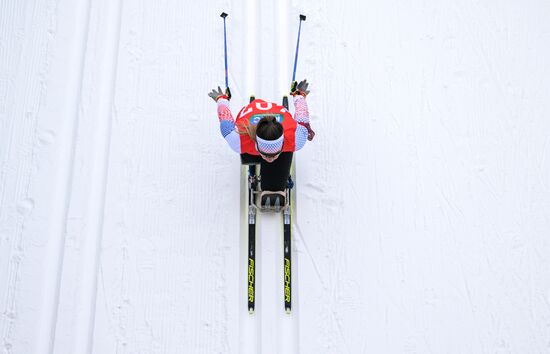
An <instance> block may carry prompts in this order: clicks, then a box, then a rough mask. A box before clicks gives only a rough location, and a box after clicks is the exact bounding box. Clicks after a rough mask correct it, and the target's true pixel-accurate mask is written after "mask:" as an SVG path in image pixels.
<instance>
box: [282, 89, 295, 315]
mask: <svg viewBox="0 0 550 354" xmlns="http://www.w3.org/2000/svg"><path fill="white" fill-rule="evenodd" d="M283 107H285V108H286V109H287V110H288V97H287V96H284V97H283ZM293 186H294V182H293V181H292V177H291V176H289V177H288V185H287V193H286V194H287V201H288V205H287V207H286V208H285V209H284V210H283V289H284V303H285V311H286V313H290V312H291V311H292V263H291V257H290V254H291V251H292V245H291V242H292V239H291V234H292V227H291V211H292V206H291V203H292V199H291V194H290V190H291V189H292V187H293Z"/></svg>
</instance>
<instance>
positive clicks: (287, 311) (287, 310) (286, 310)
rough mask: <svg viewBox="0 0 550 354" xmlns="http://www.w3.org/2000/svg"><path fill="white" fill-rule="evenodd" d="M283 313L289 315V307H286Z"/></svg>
mask: <svg viewBox="0 0 550 354" xmlns="http://www.w3.org/2000/svg"><path fill="white" fill-rule="evenodd" d="M285 312H286V313H287V315H290V313H291V312H292V311H291V310H290V308H289V307H287V308H286V309H285Z"/></svg>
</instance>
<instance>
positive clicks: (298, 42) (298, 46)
mask: <svg viewBox="0 0 550 354" xmlns="http://www.w3.org/2000/svg"><path fill="white" fill-rule="evenodd" d="M305 20H306V16H304V15H300V25H299V26H298V41H297V42H296V54H295V55H294V70H293V71H292V81H295V80H296V65H297V64H298V49H299V48H300V32H301V31H302V21H305Z"/></svg>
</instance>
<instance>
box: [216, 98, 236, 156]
mask: <svg viewBox="0 0 550 354" xmlns="http://www.w3.org/2000/svg"><path fill="white" fill-rule="evenodd" d="M218 119H219V120H220V131H221V133H222V136H223V137H224V139H225V141H227V143H228V144H229V146H230V147H231V149H232V150H233V151H235V152H236V153H238V154H240V153H241V137H240V136H239V133H238V132H237V131H236V130H235V120H234V119H233V115H232V114H231V110H230V109H229V101H228V100H227V99H225V98H220V99H219V100H218Z"/></svg>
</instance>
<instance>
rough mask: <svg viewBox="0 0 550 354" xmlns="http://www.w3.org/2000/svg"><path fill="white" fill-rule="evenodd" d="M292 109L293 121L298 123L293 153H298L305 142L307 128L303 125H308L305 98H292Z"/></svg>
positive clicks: (297, 96)
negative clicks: (293, 110)
mask: <svg viewBox="0 0 550 354" xmlns="http://www.w3.org/2000/svg"><path fill="white" fill-rule="evenodd" d="M294 109H295V112H294V119H295V120H296V122H298V126H297V127H296V137H295V142H296V149H295V151H298V150H300V149H301V148H303V147H304V145H305V144H306V141H307V128H306V127H305V126H304V125H303V124H306V123H309V111H308V108H307V102H306V99H305V97H303V96H301V95H296V96H294Z"/></svg>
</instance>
